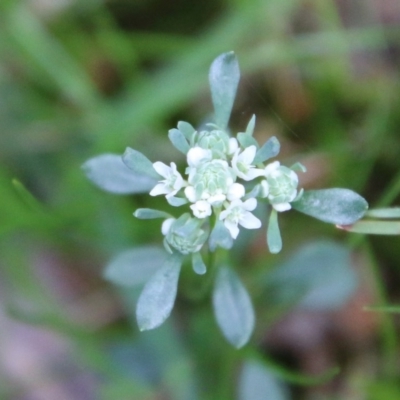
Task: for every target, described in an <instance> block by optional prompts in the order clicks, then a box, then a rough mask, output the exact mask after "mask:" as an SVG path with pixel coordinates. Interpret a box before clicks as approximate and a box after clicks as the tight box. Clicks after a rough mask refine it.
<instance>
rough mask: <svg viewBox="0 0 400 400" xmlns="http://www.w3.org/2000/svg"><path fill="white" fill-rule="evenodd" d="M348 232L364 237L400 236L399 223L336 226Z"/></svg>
mask: <svg viewBox="0 0 400 400" xmlns="http://www.w3.org/2000/svg"><path fill="white" fill-rule="evenodd" d="M336 226H337V227H338V228H339V229H343V230H345V231H348V232H354V233H363V234H364V235H400V222H399V221H364V220H363V221H357V222H356V223H355V224H353V225H336Z"/></svg>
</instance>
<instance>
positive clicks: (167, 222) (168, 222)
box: [161, 218, 175, 236]
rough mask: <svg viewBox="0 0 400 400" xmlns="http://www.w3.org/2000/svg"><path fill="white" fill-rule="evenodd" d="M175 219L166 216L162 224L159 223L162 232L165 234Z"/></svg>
mask: <svg viewBox="0 0 400 400" xmlns="http://www.w3.org/2000/svg"><path fill="white" fill-rule="evenodd" d="M174 221H175V218H168V219H166V220H165V221H164V222H163V223H162V225H161V232H162V234H163V235H164V236H165V235H166V234H168V232H169V230H170V228H171V225H172V223H173V222H174Z"/></svg>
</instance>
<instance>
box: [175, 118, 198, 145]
mask: <svg viewBox="0 0 400 400" xmlns="http://www.w3.org/2000/svg"><path fill="white" fill-rule="evenodd" d="M178 129H179V130H180V131H181V132H182V133H183V134H184V135H185V138H186V139H187V140H188V141H189V142H190V141H191V140H192V136H193V134H194V133H195V132H196V129H194V128H193V126H192V125H190V124H189V122H185V121H179V122H178Z"/></svg>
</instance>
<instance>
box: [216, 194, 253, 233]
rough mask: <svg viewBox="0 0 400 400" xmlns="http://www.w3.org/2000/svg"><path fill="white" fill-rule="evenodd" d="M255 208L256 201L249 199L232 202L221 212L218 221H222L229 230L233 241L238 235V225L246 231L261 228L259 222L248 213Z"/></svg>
mask: <svg viewBox="0 0 400 400" xmlns="http://www.w3.org/2000/svg"><path fill="white" fill-rule="evenodd" d="M256 207H257V200H256V199H255V198H250V199H248V200H246V201H244V202H243V201H242V200H234V201H232V203H230V204H229V206H228V208H227V209H226V210H224V211H222V212H221V214H220V216H219V219H220V220H222V221H224V225H225V226H226V228H227V229H228V230H229V232H230V234H231V236H232V238H233V239H236V238H237V236H238V234H239V227H238V225H239V224H240V225H241V226H243V228H246V229H258V228H260V227H261V221H260V220H259V219H258V218H257V217H255V216H254V215H253V214H252V213H251V212H250V211H253V210H254V209H255V208H256Z"/></svg>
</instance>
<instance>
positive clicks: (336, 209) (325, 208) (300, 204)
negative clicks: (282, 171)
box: [292, 188, 368, 225]
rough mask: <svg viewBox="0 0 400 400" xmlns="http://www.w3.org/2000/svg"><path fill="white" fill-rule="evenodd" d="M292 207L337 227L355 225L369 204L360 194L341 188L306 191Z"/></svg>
mask: <svg viewBox="0 0 400 400" xmlns="http://www.w3.org/2000/svg"><path fill="white" fill-rule="evenodd" d="M292 206H293V208H294V209H296V210H297V211H300V212H302V213H304V214H307V215H310V216H311V217H314V218H317V219H319V220H321V221H324V222H329V223H331V224H337V225H351V224H353V223H354V222H356V221H357V220H359V219H360V218H361V217H362V216H363V215H364V214H365V212H366V211H367V209H368V203H367V202H366V201H365V199H364V198H363V197H361V196H360V195H359V194H357V193H355V192H353V191H352V190H349V189H339V188H334V189H322V190H309V191H305V192H304V194H303V196H302V197H301V198H300V200H298V201H296V202H293V203H292Z"/></svg>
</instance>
